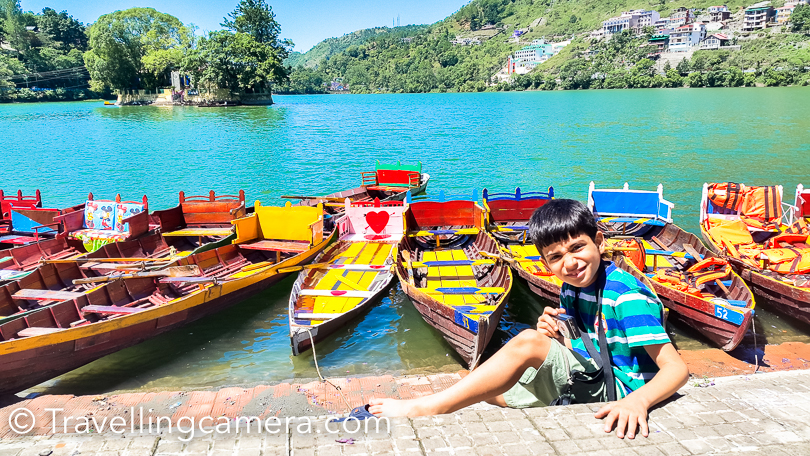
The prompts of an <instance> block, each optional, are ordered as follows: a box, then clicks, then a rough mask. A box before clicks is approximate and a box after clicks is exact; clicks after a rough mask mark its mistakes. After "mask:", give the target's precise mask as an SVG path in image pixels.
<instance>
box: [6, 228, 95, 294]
mask: <svg viewBox="0 0 810 456" xmlns="http://www.w3.org/2000/svg"><path fill="white" fill-rule="evenodd" d="M81 255H84V249H83V248H82V247H81V244H80V243H77V242H74V241H69V240H67V239H64V238H59V239H44V240H41V241H39V242H36V243H32V244H28V245H21V246H19V247H15V248H13V249H8V250H5V251H3V252H2V253H0V257H3V258H0V286H2V285H5V284H7V283H8V282H11V281H14V280H17V279H20V278H22V277H25V276H27V275H28V274H30V273H31V272H32V271H34V270H36V269H37V268H39V267H40V266H41V265H42V261H43V260H64V259H69V258H77V257H79V256H81Z"/></svg>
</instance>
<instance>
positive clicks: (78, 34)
mask: <svg viewBox="0 0 810 456" xmlns="http://www.w3.org/2000/svg"><path fill="white" fill-rule="evenodd" d="M36 21H37V27H38V28H39V32H40V33H41V34H45V35H46V36H48V37H49V38H50V39H51V40H53V41H55V42H56V43H58V47H59V48H61V49H63V50H66V51H67V50H70V49H79V50H81V51H85V50H87V34H86V33H85V27H84V24H82V23H81V22H79V21H77V20H76V19H74V18H73V16H70V15H69V14H68V13H67V11H62V12H61V13H57V12H56V11H55V10H53V9H51V8H43V10H42V14H38V15H37V16H36Z"/></svg>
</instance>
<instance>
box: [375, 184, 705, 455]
mask: <svg viewBox="0 0 810 456" xmlns="http://www.w3.org/2000/svg"><path fill="white" fill-rule="evenodd" d="M529 230H530V234H531V238H532V239H533V240H534V244H535V245H536V246H537V250H538V251H539V252H540V254H541V256H542V258H543V261H544V262H545V264H546V265H547V266H548V267H549V269H550V270H551V272H553V273H554V275H555V276H557V277H558V278H559V279H560V280H562V281H563V282H565V284H564V285H563V287H562V290H561V296H560V300H561V308H559V309H555V308H551V307H546V308H545V310H544V312H543V315H542V316H540V318H539V319H538V322H537V330H532V329H527V330H525V331H522V332H521V333H520V334H518V335H517V336H515V337H514V338H513V339H512V340H510V341H509V342H508V343H507V344H506V345H504V347H503V348H501V349H500V350H499V351H498V352H497V353H495V354H494V355H493V356H492V357H491V358H490V359H489V360H487V362H485V363H484V364H482V365H481V366H479V367H478V368H477V369H475V370H473V371H472V372H470V374H469V375H467V376H466V377H464V378H463V379H462V380H461V381H459V382H458V383H456V384H455V385H453V386H452V387H450V388H448V389H446V390H444V391H442V392H439V393H436V394H433V395H430V396H425V397H421V398H417V399H411V400H395V399H372V400H371V401H370V402H369V404H370V407H369V409H368V410H369V411H370V412H371V413H373V414H374V415H377V416H408V417H415V416H424V415H438V414H443V413H452V412H455V411H457V410H459V409H461V408H464V407H467V406H469V405H472V404H475V403H477V402H481V401H486V402H489V403H491V404H495V405H499V406H502V407H514V408H524V407H542V406H546V405H549V403H551V402H552V401H554V400H555V399H556V398H558V397H560V395H561V394H563V393H565V392H568V393H570V394H571V395H572V396H573V401H574V402H577V403H588V402H606V401H607V400H608V398H609V397H610V396H614V395H613V394H612V392H611V394H610V395H609V394H608V391H607V388H606V386H605V385H606V384H607V382H605V381H603V380H600V379H601V378H603V377H607V378H611V377H614V378H615V381H613V382H611V383H614V385H613V386H614V387H615V390H616V394H615V397H617V398H619V400H618V401H616V402H610V403H608V404H606V405H605V406H604V407H602V408H601V409H600V410H599V411H598V412H596V415H595V416H596V418H606V420H605V432H610V431H611V430H612V428H613V426H614V425H615V426H616V436H617V437H619V438H624V437H625V435H626V436H627V437H629V438H631V439H632V438H634V437H635V435H636V431H637V429H638V430H640V432H641V434H642V435H643V436H644V437H647V436H648V433H649V431H648V426H647V411H648V410H649V408H650V407H652V406H653V405H655V404H657V403H658V402H660V401H662V400H664V399H667V398H668V397H670V396H671V395H672V394H674V393H675V392H676V391H677V390H678V389H679V388H680V387H682V386H683V385H685V384H686V381H687V379H688V377H689V371H688V370H687V368H686V364H684V362H683V360H681V357H680V355H678V352H677V351H676V350H675V347H673V346H672V343H671V342H670V340H669V337H668V336H667V334H666V332H665V331H664V328H663V326H662V324H661V319H662V314H663V306H662V305H661V302H660V301H659V300H658V298H657V297H656V296H655V294H654V293H653V292H652V291H650V290H649V289H648V288H647V287H645V286H644V285H643V284H642V283H641V282H639V281H638V280H637V279H636V278H635V277H633V276H632V275H630V274H629V273H627V272H624V271H622V270H620V269H618V268H617V267H616V265H615V264H613V263H612V262H603V261H602V254H603V253H604V251H605V238H604V235H603V234H602V233H601V232H600V231H599V230H598V229H597V227H596V220H595V219H594V216H593V214H592V213H591V212H590V211H589V210H588V208H586V207H585V206H584V205H583V204H582V203H580V202H578V201H574V200H567V199H557V200H552V201H550V202H548V203H547V204H545V205H544V206H542V207H541V208H539V209H537V210H536V211H535V213H534V214H533V215H532V218H531V221H530V222H529ZM598 303H601V309H600V308H599V307H600V306H599V304H598ZM561 314H567V315H571V316H574V317H575V322H576V323H575V324H576V326H577V327H578V328H579V331H580V332H581V334H582V335H583V337H585V336H589V339H590V340H591V341H592V347H593V346H596V347H599V346H600V343H599V338H600V337H599V336H598V334H599V329H600V328H599V326H600V325H602V328H604V333H605V336H603V338H604V342H603V344H602V346H604V344H606V345H607V346H608V352H609V359H610V364H611V367H612V371H613V375H612V376H611V375H609V373H608V374H607V375H604V376H599V377H597V378H594V379H593V381H590V382H581V381H575V382H574V384H573V386H571V388H570V389H568V388H567V386H568V380H569V371H568V370H567V367H568V368H570V370H572V371H580V372H583V371H584V372H586V373H588V374H592V373H597V372H598V371H599V369H598V367H597V365H598V362H599V361H595V360H593V359H592V358H591V357H590V356H589V354H588V351H586V346H585V344H584V343H583V341H582V339H581V338H580V339H575V340H573V341H572V340H570V339H566V338H564V337H563V336H562V335H561V333H560V331H559V327H558V323H557V322H558V320H557V318H556V316H557V315H561ZM591 350H592V351H593V352H595V351H596V350H598V348H595V349H594V348H591ZM599 358H602V356H601V355H600V356H599ZM577 377H579V375H578V376H577ZM583 377H588V375H587V374H586V375H585V376H583ZM591 377H595V375H591ZM579 378H582V377H579Z"/></svg>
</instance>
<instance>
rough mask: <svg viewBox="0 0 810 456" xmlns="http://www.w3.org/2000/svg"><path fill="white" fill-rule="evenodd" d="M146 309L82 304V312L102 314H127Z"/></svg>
mask: <svg viewBox="0 0 810 456" xmlns="http://www.w3.org/2000/svg"><path fill="white" fill-rule="evenodd" d="M144 310H146V309H140V308H138V307H120V306H93V305H90V306H84V307H82V313H95V314H104V315H129V314H134V313H138V312H142V311H144Z"/></svg>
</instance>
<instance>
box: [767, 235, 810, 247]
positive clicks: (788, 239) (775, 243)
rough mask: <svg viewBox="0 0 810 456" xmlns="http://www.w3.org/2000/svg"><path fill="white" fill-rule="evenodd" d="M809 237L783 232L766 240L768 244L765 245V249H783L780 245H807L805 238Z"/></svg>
mask: <svg viewBox="0 0 810 456" xmlns="http://www.w3.org/2000/svg"><path fill="white" fill-rule="evenodd" d="M808 236H810V235H808V234H806V233H805V234H794V233H788V232H784V233H782V234H780V235H777V236H774V237H772V238H770V239H768V242H766V243H765V245H766V247H767V248H769V249H779V248H785V246H784V245H782V243H787V244H797V243H805V244H806V243H807V237H808Z"/></svg>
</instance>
